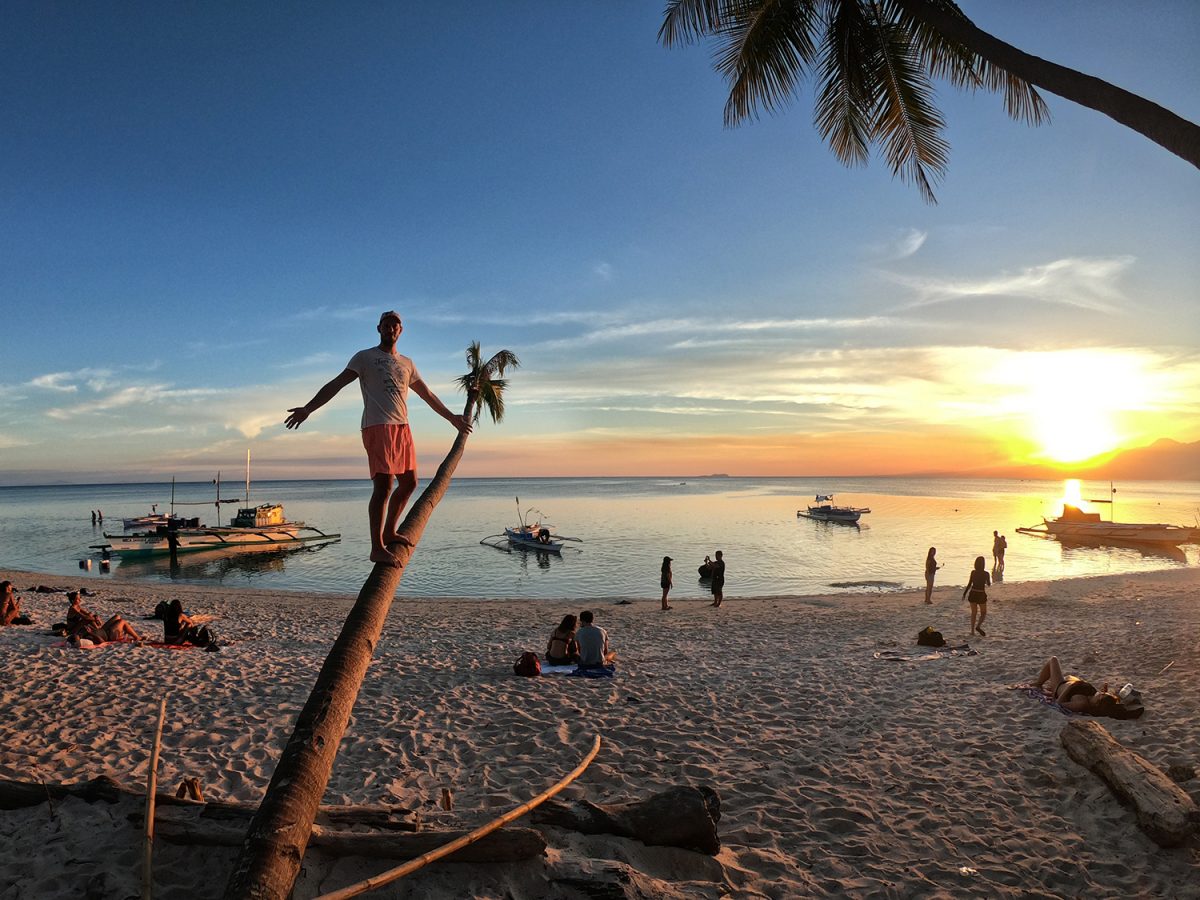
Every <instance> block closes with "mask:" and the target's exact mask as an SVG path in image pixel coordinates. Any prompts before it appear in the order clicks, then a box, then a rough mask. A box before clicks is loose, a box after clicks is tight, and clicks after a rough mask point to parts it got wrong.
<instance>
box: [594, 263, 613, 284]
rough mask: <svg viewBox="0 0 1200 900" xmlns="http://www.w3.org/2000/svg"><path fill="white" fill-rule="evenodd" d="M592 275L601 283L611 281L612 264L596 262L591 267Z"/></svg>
mask: <svg viewBox="0 0 1200 900" xmlns="http://www.w3.org/2000/svg"><path fill="white" fill-rule="evenodd" d="M592 274H593V275H595V276H596V277H597V278H599V279H600V280H601V281H612V279H613V267H612V263H606V262H598V263H596V264H595V265H594V266H592Z"/></svg>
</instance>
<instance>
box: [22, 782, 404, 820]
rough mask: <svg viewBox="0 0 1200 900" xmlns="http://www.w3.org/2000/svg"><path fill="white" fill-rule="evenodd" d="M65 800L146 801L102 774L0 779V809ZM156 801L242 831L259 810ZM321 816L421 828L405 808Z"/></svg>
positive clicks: (331, 811) (164, 796) (323, 811)
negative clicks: (54, 779)
mask: <svg viewBox="0 0 1200 900" xmlns="http://www.w3.org/2000/svg"><path fill="white" fill-rule="evenodd" d="M66 797H78V798H79V799H81V800H85V801H87V802H89V803H96V802H98V801H104V802H106V803H118V802H121V801H123V800H128V801H141V800H144V799H145V795H143V794H141V793H139V792H137V791H133V790H130V789H129V788H127V787H125V786H124V785H122V784H121V783H120V782H118V781H114V780H113V779H112V778H109V777H108V776H107V775H99V776H97V777H96V778H93V779H91V780H90V781H82V782H79V783H77V784H57V783H46V782H44V781H43V782H26V781H10V780H7V779H0V809H25V808H26V807H29V806H38V805H39V804H42V803H49V802H51V801H52V800H62V799H64V798H66ZM154 802H155V805H156V806H158V807H164V806H184V807H190V808H193V809H197V808H198V809H199V810H200V815H201V816H202V817H204V818H207V819H213V820H221V819H225V820H229V821H234V822H237V823H238V824H239V827H242V828H243V830H244V828H245V824H246V822H248V821H249V820H250V819H251V818H252V817H253V816H254V812H255V810H256V809H257V808H258V807H256V806H255V805H253V804H250V803H232V802H229V801H215V800H210V801H209V802H207V803H196V802H195V801H194V800H188V799H186V798H179V797H176V796H175V795H174V794H169V793H164V792H161V791H160V792H157V793H156V794H155V796H154ZM318 817H319V819H320V820H321V822H322V823H323V824H343V825H364V826H371V827H375V828H390V829H392V830H395V831H416V830H417V829H418V827H419V823H418V818H419V817H418V815H417V813H416V812H414V811H413V810H410V809H406V808H404V807H402V806H322V807H321V808H320V811H319V813H318Z"/></svg>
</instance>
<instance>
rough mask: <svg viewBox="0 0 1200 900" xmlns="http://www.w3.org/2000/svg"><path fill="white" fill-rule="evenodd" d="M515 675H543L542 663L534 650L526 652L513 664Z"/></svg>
mask: <svg viewBox="0 0 1200 900" xmlns="http://www.w3.org/2000/svg"><path fill="white" fill-rule="evenodd" d="M513 674H514V675H527V676H532V675H541V674H542V661H541V660H540V659H538V655H537V654H536V653H534V652H533V651H532V650H526V651H525V652H524V653H522V654H521V655H520V657H518V659H517V661H516V662H515V663H514V664H513Z"/></svg>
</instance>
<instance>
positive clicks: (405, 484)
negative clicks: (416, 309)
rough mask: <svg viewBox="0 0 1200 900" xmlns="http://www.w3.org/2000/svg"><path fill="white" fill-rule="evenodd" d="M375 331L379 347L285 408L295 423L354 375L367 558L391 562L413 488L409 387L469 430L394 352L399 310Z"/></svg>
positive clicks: (462, 418) (364, 352)
mask: <svg viewBox="0 0 1200 900" xmlns="http://www.w3.org/2000/svg"><path fill="white" fill-rule="evenodd" d="M375 330H376V331H378V332H379V344H378V346H375V347H368V348H367V349H366V350H360V351H359V352H358V353H355V354H354V356H352V357H351V358H350V362H348V363H347V364H346V368H345V369H344V370H343V371H342V373H341V374H340V375H338V376H337V377H336V378H334V379H333V380H332V381H330V382H328V383H327V384H326V385H324V386H323V387H322V388H321V389H320V390H319V391H317V393H316V395H315V396H314V397H313V398H312V399H311V400H309V401H308V403H306V404H304V406H297V407H294V408H292V409H289V410H288V417H287V418H286V419H285V420H284V424H285V425H286V426H287V427H288V428H299V427H300V426H301V425H303V424H304V422H305V420H306V419H307V418H308V417H309V416H311V415H312V414H313V413H314V412H316V411H317V410H318V409H320V408H321V407H322V406H324V405H325V404H326V403H328V402H329V401H330V400H332V399H333V398H334V397H335V396H337V393H338V391H340V390H341V389H342V388H344V387H345V386H346V385H348V384H350V382H352V381H354V380H355V379H358V383H359V387H360V388H361V390H362V398H363V415H362V441H363V446H364V447H365V448H366V451H367V463H368V465H369V468H370V470H371V483H372V485H373V486H374V489H373V490H372V492H371V499H370V501H368V503H367V513H368V518H369V520H370V528H371V562H377V563H385V564H388V565H393V566H395V565H399V561H398V560H397V559H396V557H395V555H394V554H393V553H392V551H391V550H390V549H389V547H390V546H393V545H396V544H408V543H410V542H409V541H408V540H407V539H406V538H404V537H403V536H401V535H400V534H398V533H397V531H396V529H397V527H398V526H399V523H400V513H401V512H403V511H404V506H405V504H407V503H408V498H409V497H411V496H412V492H413V491H414V490H415V489H416V487H417V452H416V448H415V447H414V446H413V441H412V433H411V431H410V430H409V427H408V389H409V388H410V387H411V388H412V389H413V391H414V392H415V393H416V394H417V396H419V397H420V398H421V399H422V400H424V401H425V402H426V403H427V404H429V407H430V409H432V410H433V411H434V412H436V413H437V414H438V415H439V416H441V417H442V418H443V419H445V420H446V421H447V422H449V423H450V424H451V425H453V426H454V427H455V428H457V429H458V430H459V431H460V432H470V430H471V422H470V420H469V419H468V418H467V417H466V416H461V415H458V414H456V413H453V412H451V411H450V410H449V409H447V408H446V406H445V404H443V403H442V401H441V400H439V399H438V397H437V395H436V394H435V393H434V392H433V391H432V390H430V388H429V386H428V385H426V384H425V382H424V381H422V380H421V376H420V374H418V372H417V368H416V366H414V365H413V361H412V360H411V359H409V358H408V357H407V356H401V355H400V354H399V353H397V352H396V341H398V340H399V339H400V335H401V333H402V332H403V331H404V325H403V323H402V322H401V320H400V314H399V313H397V312H395V311H394V310H388V311H387V312H385V313H384V314H383V315H381V316H380V317H379V324H378V325H377V326H375ZM393 480H394V481H395V490H394V491H393V489H392V483H393ZM385 512H386V515H385Z"/></svg>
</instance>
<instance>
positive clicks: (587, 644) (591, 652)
mask: <svg viewBox="0 0 1200 900" xmlns="http://www.w3.org/2000/svg"><path fill="white" fill-rule="evenodd" d="M594 619H595V616H594V615H593V614H592V611H591V610H590V609H585V610H584V611H583V612H581V613H580V614H579V621H580V622H581V623H582V624H581V625H580V626H579V630H578V631H577V632H575V640H577V641H578V642H579V666H580V668H583V669H587V668H597V667H599V666H607V665H609V664H610V663H611V662H612V661H613V660H614V659H616V658H617V654H616V653H614V652H613V651H611V650H609V649H608V632H607V631H605V630H604V629H603V628H601V627H599V626H598V625H594V624H592V623H593V620H594Z"/></svg>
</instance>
